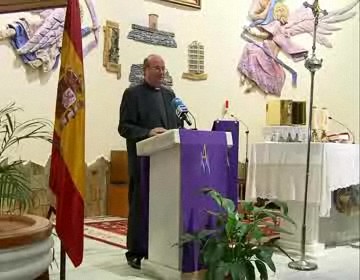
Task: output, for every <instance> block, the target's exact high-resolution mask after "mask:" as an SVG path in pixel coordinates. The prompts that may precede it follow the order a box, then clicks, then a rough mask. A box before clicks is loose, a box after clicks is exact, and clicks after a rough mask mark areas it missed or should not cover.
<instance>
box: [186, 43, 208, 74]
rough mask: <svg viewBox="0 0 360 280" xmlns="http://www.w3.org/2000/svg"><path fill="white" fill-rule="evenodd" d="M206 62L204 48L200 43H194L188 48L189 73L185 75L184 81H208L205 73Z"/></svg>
mask: <svg viewBox="0 0 360 280" xmlns="http://www.w3.org/2000/svg"><path fill="white" fill-rule="evenodd" d="M204 60H205V53H204V46H203V45H202V44H201V43H200V42H198V41H193V42H192V43H191V44H190V45H189V47H188V73H183V75H182V77H183V79H188V80H193V81H201V80H206V79H207V74H205V73H204V68H205V67H204V64H205V63H204Z"/></svg>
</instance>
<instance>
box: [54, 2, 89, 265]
mask: <svg viewBox="0 0 360 280" xmlns="http://www.w3.org/2000/svg"><path fill="white" fill-rule="evenodd" d="M49 183H50V187H51V189H52V190H53V191H54V193H55V195H56V231H57V234H58V236H59V238H60V240H61V242H62V246H63V247H64V249H65V252H66V253H67V255H68V256H69V258H70V259H71V261H72V262H73V264H74V266H78V265H80V264H81V262H82V259H83V242H84V197H85V85H84V68H83V53H82V37H81V19H80V7H79V1H78V0H68V6H67V11H66V18H65V28H64V35H63V42H62V49H61V68H60V75H59V84H58V91H57V100H56V110H55V127H54V135H53V146H52V156H51V169H50V180H49Z"/></svg>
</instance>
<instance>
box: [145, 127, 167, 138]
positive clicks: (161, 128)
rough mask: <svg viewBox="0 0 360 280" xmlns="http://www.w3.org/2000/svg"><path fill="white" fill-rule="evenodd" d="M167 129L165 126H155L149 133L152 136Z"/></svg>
mask: <svg viewBox="0 0 360 280" xmlns="http://www.w3.org/2000/svg"><path fill="white" fill-rule="evenodd" d="M165 131H166V129H165V128H163V127H155V128H153V129H152V130H150V132H149V134H148V135H149V137H152V136H155V135H158V134H161V133H164V132H165Z"/></svg>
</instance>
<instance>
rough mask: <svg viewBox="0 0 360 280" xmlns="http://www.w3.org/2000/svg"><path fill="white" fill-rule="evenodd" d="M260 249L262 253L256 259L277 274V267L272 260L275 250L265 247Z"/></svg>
mask: <svg viewBox="0 0 360 280" xmlns="http://www.w3.org/2000/svg"><path fill="white" fill-rule="evenodd" d="M259 248H260V252H259V253H257V254H256V257H257V258H258V259H259V260H261V261H263V262H264V263H266V264H267V265H268V267H269V268H270V269H271V270H272V271H273V272H276V267H275V265H274V262H273V261H272V259H271V258H272V254H273V249H272V248H270V247H265V246H261V247H259Z"/></svg>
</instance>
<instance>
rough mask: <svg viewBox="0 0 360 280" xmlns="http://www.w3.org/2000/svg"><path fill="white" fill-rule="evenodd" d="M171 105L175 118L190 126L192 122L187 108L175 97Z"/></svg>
mask: <svg viewBox="0 0 360 280" xmlns="http://www.w3.org/2000/svg"><path fill="white" fill-rule="evenodd" d="M171 104H172V105H173V106H174V108H175V113H176V116H177V117H178V118H179V119H180V120H182V121H185V122H186V123H187V124H188V125H190V126H191V125H192V122H191V120H190V118H189V116H188V114H190V112H189V110H188V108H187V107H186V106H185V104H184V103H183V102H182V101H181V99H180V98H179V97H175V98H174V99H173V100H172V101H171Z"/></svg>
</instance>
